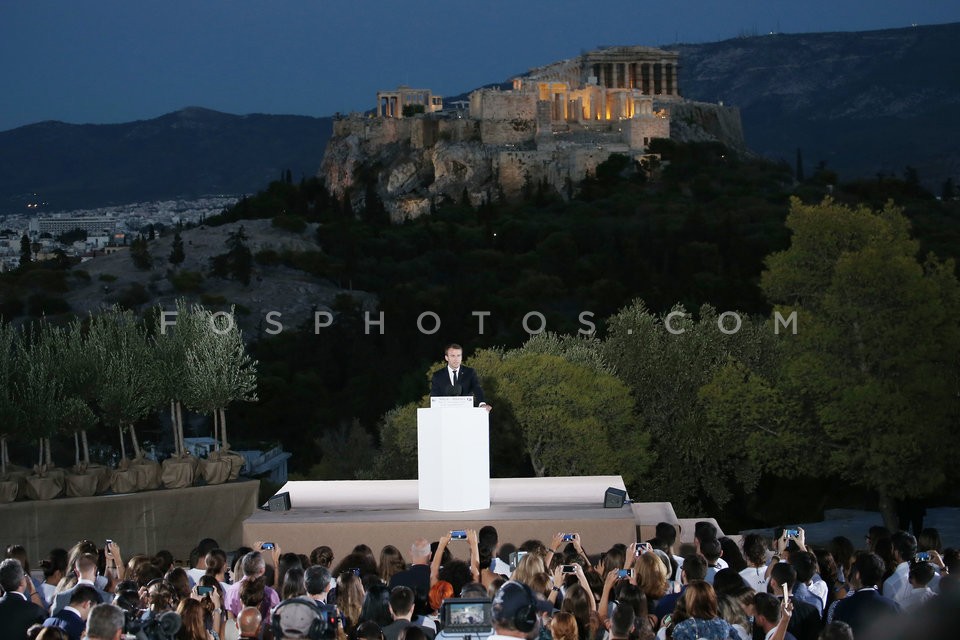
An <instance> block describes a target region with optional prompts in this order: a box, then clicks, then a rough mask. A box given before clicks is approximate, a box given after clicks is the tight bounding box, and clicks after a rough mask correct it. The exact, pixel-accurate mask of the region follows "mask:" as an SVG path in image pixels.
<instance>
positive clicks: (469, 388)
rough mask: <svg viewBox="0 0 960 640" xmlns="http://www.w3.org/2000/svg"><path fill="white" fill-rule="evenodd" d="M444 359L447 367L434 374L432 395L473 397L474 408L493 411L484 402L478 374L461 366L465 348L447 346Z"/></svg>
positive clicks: (454, 345) (431, 387)
mask: <svg viewBox="0 0 960 640" xmlns="http://www.w3.org/2000/svg"><path fill="white" fill-rule="evenodd" d="M443 359H444V360H446V362H447V366H445V367H444V368H443V369H440V370H439V371H437V372H435V373H434V374H433V380H432V381H431V383H430V395H431V396H473V406H475V407H482V408H484V409H486V410H487V411H490V410H491V409H493V407H491V406H490V405H488V404H487V403H486V402H484V401H483V389H481V388H480V378H479V377H477V372H476V371H475V370H473V369H471V368H470V367H464V366H461V363H462V362H463V347H461V346H460V345H458V344H456V343H454V344H450V345H447V348H446V350H445V351H444V355H443Z"/></svg>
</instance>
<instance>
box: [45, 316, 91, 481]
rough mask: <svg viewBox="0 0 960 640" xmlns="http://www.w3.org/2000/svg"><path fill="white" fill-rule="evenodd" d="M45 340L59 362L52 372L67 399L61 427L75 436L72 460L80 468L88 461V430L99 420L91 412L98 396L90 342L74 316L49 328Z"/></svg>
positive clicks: (88, 462) (68, 433) (66, 432)
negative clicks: (64, 322)
mask: <svg viewBox="0 0 960 640" xmlns="http://www.w3.org/2000/svg"><path fill="white" fill-rule="evenodd" d="M44 339H45V341H46V342H47V343H48V345H49V349H50V351H51V353H52V357H53V358H54V359H55V361H56V362H57V363H58V366H57V367H56V369H54V374H55V377H56V379H57V381H58V382H59V383H60V384H61V385H62V387H63V392H64V396H65V398H66V400H65V402H66V404H65V407H64V412H63V418H62V422H61V428H62V429H61V430H62V431H63V432H64V433H65V434H67V435H73V436H74V440H75V443H76V456H75V460H74V462H75V464H76V466H77V467H78V468H83V467H85V466H86V465H89V464H90V446H89V439H88V432H89V431H90V430H91V429H93V428H94V427H95V426H96V423H97V420H98V418H97V416H96V415H95V414H94V412H93V407H94V405H95V403H96V398H97V396H96V383H97V372H96V370H95V369H94V368H93V367H91V366H90V362H89V357H90V354H89V345H88V342H87V339H86V336H85V334H84V330H83V324H82V323H81V322H80V320H78V319H75V320H73V321H72V322H70V323H69V324H68V325H66V326H62V327H51V328H50V330H49V332H48V333H47V335H46V336H45V337H44ZM81 465H83V467H81Z"/></svg>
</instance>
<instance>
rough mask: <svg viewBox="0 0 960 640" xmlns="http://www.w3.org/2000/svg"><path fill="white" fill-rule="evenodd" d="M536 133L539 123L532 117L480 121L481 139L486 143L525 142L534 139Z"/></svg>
mask: <svg viewBox="0 0 960 640" xmlns="http://www.w3.org/2000/svg"><path fill="white" fill-rule="evenodd" d="M536 133H537V123H536V121H535V120H533V119H532V118H531V119H529V120H523V119H521V118H514V119H513V120H481V121H480V140H481V141H482V142H483V143H484V144H492V145H501V144H523V143H524V142H529V141H531V140H533V138H534V136H535V135H536Z"/></svg>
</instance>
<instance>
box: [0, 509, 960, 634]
mask: <svg viewBox="0 0 960 640" xmlns="http://www.w3.org/2000/svg"><path fill="white" fill-rule="evenodd" d="M694 538H695V542H694V543H693V544H679V543H678V540H677V530H676V528H675V527H674V526H673V525H671V524H669V523H660V524H658V525H657V527H656V535H655V537H654V538H652V539H650V540H647V541H645V542H638V543H632V544H618V545H614V546H613V547H611V548H610V549H607V550H605V551H602V552H599V553H588V552H587V550H586V549H585V547H584V542H585V541H582V540H581V539H580V536H579V534H577V533H558V534H556V535H555V536H554V537H553V538H552V539H551V540H549V541H547V542H546V543H544V542H542V541H540V540H527V541H524V542H522V543H520V544H519V545H516V544H513V543H509V542H501V541H500V540H499V538H498V534H497V531H496V529H495V528H494V527H492V526H486V527H483V528H481V529H480V530H479V531H473V530H464V531H453V532H447V533H444V534H443V535H442V536H439V539H438V540H437V541H435V542H432V543H431V542H430V541H428V540H427V539H426V538H421V539H418V540H415V541H413V543H412V544H411V545H410V546H409V547H408V554H407V555H406V557H405V555H404V553H403V552H402V551H401V549H400V548H398V547H396V546H392V545H388V546H386V547H384V548H383V549H381V550H380V551H379V556H378V555H376V554H375V552H374V550H372V549H370V548H369V547H367V546H366V545H364V544H358V545H357V546H356V547H355V548H354V549H353V550H352V551H351V552H350V553H349V554H347V555H346V556H345V557H343V558H336V557H335V556H334V553H333V551H332V550H331V549H330V548H329V547H326V546H319V547H317V548H315V549H313V550H312V551H311V552H310V553H309V554H308V555H305V554H302V553H295V552H290V551H287V552H284V551H283V550H282V549H281V548H280V546H279V545H277V544H275V543H273V542H270V541H262V542H257V543H255V544H254V546H253V547H252V548H249V547H243V548H240V549H236V550H232V551H230V552H227V551H224V550H222V549H220V546H219V545H218V544H217V542H216V541H214V540H211V539H204V540H201V541H200V543H199V544H198V545H197V547H196V548H195V549H194V550H193V552H192V553H191V557H190V560H189V566H187V567H183V566H177V564H176V563H175V562H174V559H173V556H172V554H170V553H168V552H165V551H160V552H157V553H156V554H155V555H146V554H135V555H132V556H130V557H128V558H124V556H123V554H122V552H121V549H120V546H119V544H117V543H116V542H113V541H107V543H106V544H105V545H104V546H103V547H102V548H101V547H98V546H97V545H96V544H95V543H93V542H91V541H89V540H84V541H80V542H78V543H76V544H75V545H74V546H73V547H72V548H70V549H69V550H65V549H53V550H51V551H50V553H49V554H48V556H47V558H45V559H44V560H43V561H42V562H40V563H39V569H38V570H37V571H36V572H34V571H32V569H31V565H30V561H29V558H28V557H27V554H26V552H25V550H24V548H23V547H21V546H16V545H14V546H10V547H8V548H7V550H6V556H7V557H6V559H5V560H3V561H2V562H0V588H2V590H3V596H2V598H0V640H81V638H83V637H87V638H91V639H93V640H118V639H119V638H120V637H121V635H123V634H130V633H136V632H138V631H139V633H140V636H139V637H141V638H146V639H147V640H163V639H165V638H168V637H169V638H173V637H175V638H178V639H179V640H234V639H236V638H241V639H249V640H280V638H284V637H309V638H314V640H321V639H324V640H434V639H435V638H438V637H443V638H450V637H460V638H462V637H464V636H465V635H466V636H471V635H472V636H473V637H478V638H483V637H485V636H490V637H492V638H494V640H500V639H501V638H525V639H526V640H651V639H653V638H660V639H663V638H668V639H674V640H693V639H704V640H708V639H716V640H791V639H792V640H818V639H825V640H841V639H856V640H862V639H864V638H873V637H876V638H886V637H890V638H894V637H917V638H920V637H923V638H936V637H938V636H937V635H936V634H937V633H940V632H943V633H947V635H943V636H941V637H956V634H957V633H958V630H957V628H950V626H949V625H950V624H951V622H950V621H949V617H950V615H951V613H950V612H952V611H958V610H960V607H958V606H957V605H960V589H958V588H957V580H958V578H957V576H958V575H960V574H958V572H960V567H958V561H960V552H958V550H956V549H943V548H942V545H941V542H940V539H939V536H938V534H937V532H936V530H933V529H925V530H923V531H922V532H921V533H920V535H919V537H915V536H913V535H912V534H910V533H908V532H905V531H897V532H893V533H891V532H890V531H888V530H886V529H884V528H882V527H874V528H871V529H870V531H869V532H867V536H866V538H865V544H864V545H862V548H860V549H857V545H855V544H854V543H853V542H852V541H850V540H849V539H847V538H844V537H837V538H834V539H833V540H832V541H831V542H830V544H829V545H826V546H823V547H813V546H810V545H808V544H807V542H806V540H805V534H804V531H803V529H802V528H799V527H798V528H795V529H789V528H787V529H778V530H777V531H775V532H774V536H773V537H772V538H771V539H766V538H764V537H763V536H760V535H756V534H750V535H747V536H746V537H744V538H743V540H742V543H741V544H738V543H737V542H735V541H734V540H732V539H730V538H726V537H718V532H717V529H716V527H715V526H712V525H711V524H710V523H707V522H702V523H698V524H697V527H696V531H695V535H694ZM304 551H305V550H304ZM592 551H595V552H596V551H597V550H592ZM464 599H467V600H464ZM458 601H462V602H471V603H474V602H475V603H479V604H478V605H477V608H476V609H475V610H473V609H471V613H470V616H469V619H470V622H471V623H472V624H474V626H472V627H470V632H469V633H466V634H465V633H464V632H463V631H462V630H461V629H460V628H459V627H456V625H452V623H451V621H450V619H448V617H447V615H446V614H445V607H448V606H450V604H451V603H456V602H458ZM941 602H944V603H946V604H945V605H941ZM445 603H446V604H445ZM483 603H488V604H489V606H488V608H487V609H484V606H481V605H483ZM950 604H952V606H948V605H950ZM484 610H488V611H489V616H488V619H482V618H484V616H483V615H481V614H479V613H477V612H482V611H484ZM475 617H476V618H477V619H474V618H475ZM954 617H956V616H954ZM954 622H956V621H954ZM476 625H479V626H476ZM455 627H456V628H455ZM941 627H943V628H942V629H941ZM918 629H922V630H923V633H924V634H926V635H916V634H917V633H920V632H919V631H918ZM898 630H900V631H902V635H890V634H896V633H900V631H898ZM884 634H887V635H884ZM910 634H913V635H910ZM951 634H952V635H951Z"/></svg>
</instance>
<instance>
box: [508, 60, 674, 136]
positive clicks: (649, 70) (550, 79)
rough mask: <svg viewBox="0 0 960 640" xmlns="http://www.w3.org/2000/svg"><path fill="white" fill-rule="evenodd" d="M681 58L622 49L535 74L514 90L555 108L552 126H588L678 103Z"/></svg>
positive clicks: (562, 63)
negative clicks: (664, 103)
mask: <svg viewBox="0 0 960 640" xmlns="http://www.w3.org/2000/svg"><path fill="white" fill-rule="evenodd" d="M678 58H679V55H678V54H677V53H674V52H671V51H663V50H661V49H654V48H651V47H642V46H623V47H608V48H605V49H598V50H596V51H589V52H587V53H584V54H582V55H581V56H579V57H577V58H571V59H569V60H562V61H560V62H555V63H553V64H549V65H546V66H543V67H538V68H536V69H531V70H530V73H529V74H528V75H527V76H525V77H520V78H516V79H514V81H513V89H514V91H518V92H524V91H528V92H529V91H535V92H536V93H537V94H538V98H539V100H541V101H548V102H550V103H552V105H553V106H552V119H553V120H554V121H567V122H589V121H597V120H600V121H603V120H617V119H623V118H634V117H636V116H638V115H651V114H652V113H653V100H654V99H657V100H660V101H671V100H680V91H679V82H678V73H677V72H678V69H679V65H678Z"/></svg>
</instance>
